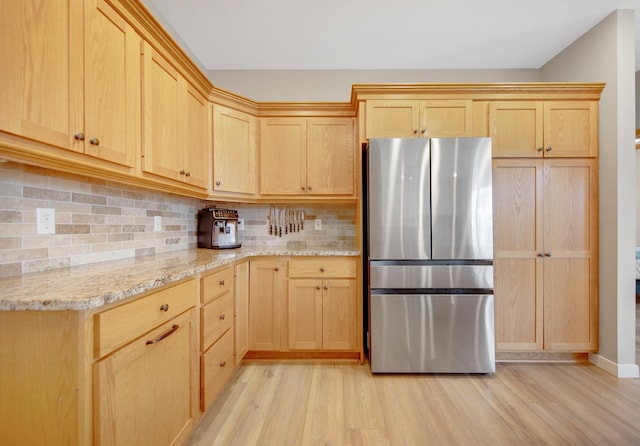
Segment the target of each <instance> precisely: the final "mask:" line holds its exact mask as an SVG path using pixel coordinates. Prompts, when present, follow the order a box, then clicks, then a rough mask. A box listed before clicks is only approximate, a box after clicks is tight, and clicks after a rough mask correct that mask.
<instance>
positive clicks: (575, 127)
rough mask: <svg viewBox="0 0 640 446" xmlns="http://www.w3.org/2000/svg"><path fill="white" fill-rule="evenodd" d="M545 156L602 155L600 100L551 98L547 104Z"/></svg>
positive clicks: (545, 114)
mask: <svg viewBox="0 0 640 446" xmlns="http://www.w3.org/2000/svg"><path fill="white" fill-rule="evenodd" d="M544 149H545V157H554V158H571V157H594V156H596V155H597V154H598V103H597V102H595V101H580V102H578V101H573V102H571V101H549V102H545V104H544Z"/></svg>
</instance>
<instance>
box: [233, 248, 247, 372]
mask: <svg viewBox="0 0 640 446" xmlns="http://www.w3.org/2000/svg"><path fill="white" fill-rule="evenodd" d="M234 286H235V295H234V299H235V301H234V313H233V314H234V318H233V331H234V335H235V339H234V351H233V356H234V361H233V362H234V365H235V366H237V365H238V364H240V361H242V358H244V355H246V354H247V351H249V262H248V261H244V262H240V263H238V264H236V265H235V278H234Z"/></svg>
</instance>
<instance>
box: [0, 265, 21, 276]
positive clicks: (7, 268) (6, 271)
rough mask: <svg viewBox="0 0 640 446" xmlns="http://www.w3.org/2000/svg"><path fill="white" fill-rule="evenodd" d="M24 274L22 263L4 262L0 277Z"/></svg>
mask: <svg viewBox="0 0 640 446" xmlns="http://www.w3.org/2000/svg"><path fill="white" fill-rule="evenodd" d="M20 274H22V263H21V262H16V263H4V264H0V277H11V276H18V275H20Z"/></svg>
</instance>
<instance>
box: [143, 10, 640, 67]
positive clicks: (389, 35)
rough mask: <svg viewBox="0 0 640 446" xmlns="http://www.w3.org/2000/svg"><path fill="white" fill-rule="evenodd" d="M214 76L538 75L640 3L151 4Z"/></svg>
mask: <svg viewBox="0 0 640 446" xmlns="http://www.w3.org/2000/svg"><path fill="white" fill-rule="evenodd" d="M143 3H144V4H145V5H146V6H147V7H148V8H149V10H150V11H151V12H152V13H153V14H154V15H155V16H156V17H157V18H158V20H159V21H160V22H161V23H162V24H163V25H165V27H167V29H168V31H169V32H171V33H172V34H173V35H174V37H175V38H176V40H178V42H180V43H181V44H183V45H185V46H186V47H187V48H185V49H186V50H187V52H189V53H190V54H191V55H192V56H195V58H196V59H197V60H198V62H199V63H200V65H201V66H202V67H203V68H205V69H208V70H293V69H296V70H316V69H328V70H342V69H345V70H357V69H503V68H534V69H536V68H540V67H541V66H542V65H544V64H545V63H546V62H547V61H549V60H550V59H551V58H552V57H553V56H555V55H556V54H557V53H558V52H560V51H561V50H563V49H564V48H566V47H567V46H568V45H569V44H571V43H572V42H573V41H575V40H576V39H577V38H578V37H580V36H581V35H582V34H584V33H585V32H586V31H588V30H589V29H590V28H592V27H593V26H594V25H596V24H597V23H598V22H600V21H601V20H602V19H604V18H605V17H607V16H608V15H609V14H610V13H611V12H613V11H614V10H616V9H635V10H636V19H635V20H636V21H635V23H636V48H635V51H636V52H635V54H636V61H635V66H636V71H637V70H640V44H639V42H638V37H639V35H640V32H638V30H639V29H640V0H482V1H480V0H393V1H390V0H315V1H312V0H269V1H264V0H181V1H177V0H143Z"/></svg>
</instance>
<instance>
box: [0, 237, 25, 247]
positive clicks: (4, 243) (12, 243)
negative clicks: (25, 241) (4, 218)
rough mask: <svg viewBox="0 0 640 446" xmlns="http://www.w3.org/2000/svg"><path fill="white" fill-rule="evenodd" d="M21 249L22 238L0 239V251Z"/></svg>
mask: <svg viewBox="0 0 640 446" xmlns="http://www.w3.org/2000/svg"><path fill="white" fill-rule="evenodd" d="M20 248H22V237H0V249H20Z"/></svg>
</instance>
